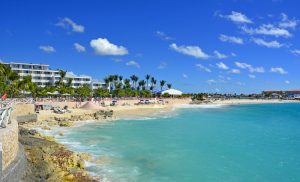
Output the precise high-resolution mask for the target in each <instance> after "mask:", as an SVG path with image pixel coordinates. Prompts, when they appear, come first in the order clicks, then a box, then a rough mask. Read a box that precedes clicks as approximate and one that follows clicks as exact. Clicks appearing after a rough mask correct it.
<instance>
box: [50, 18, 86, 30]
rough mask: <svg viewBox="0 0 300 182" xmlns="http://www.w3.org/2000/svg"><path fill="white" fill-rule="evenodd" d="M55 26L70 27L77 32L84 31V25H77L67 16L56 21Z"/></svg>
mask: <svg viewBox="0 0 300 182" xmlns="http://www.w3.org/2000/svg"><path fill="white" fill-rule="evenodd" d="M56 26H60V27H62V28H65V29H69V28H71V29H72V31H73V32H79V33H82V32H84V26H82V25H78V24H77V23H75V22H74V21H73V20H71V19H70V18H67V17H65V18H62V19H60V20H59V21H58V22H57V23H56Z"/></svg>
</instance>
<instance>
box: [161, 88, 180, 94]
mask: <svg viewBox="0 0 300 182" xmlns="http://www.w3.org/2000/svg"><path fill="white" fill-rule="evenodd" d="M161 94H162V95H164V94H169V95H182V92H181V91H180V90H175V89H168V90H165V91H162V92H161Z"/></svg>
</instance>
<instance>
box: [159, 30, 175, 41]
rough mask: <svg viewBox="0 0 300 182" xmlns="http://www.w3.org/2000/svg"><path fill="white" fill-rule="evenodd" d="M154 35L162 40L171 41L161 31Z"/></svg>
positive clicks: (170, 38)
mask: <svg viewBox="0 0 300 182" xmlns="http://www.w3.org/2000/svg"><path fill="white" fill-rule="evenodd" d="M155 35H156V36H157V37H158V38H160V39H162V40H173V38H172V37H170V36H168V35H167V34H166V33H164V32H161V31H156V32H155Z"/></svg>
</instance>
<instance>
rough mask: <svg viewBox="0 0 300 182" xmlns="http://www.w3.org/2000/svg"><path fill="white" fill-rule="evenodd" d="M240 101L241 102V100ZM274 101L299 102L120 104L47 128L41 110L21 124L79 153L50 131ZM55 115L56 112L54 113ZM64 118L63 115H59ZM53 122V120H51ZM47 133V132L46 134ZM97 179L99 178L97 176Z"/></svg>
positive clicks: (86, 112)
mask: <svg viewBox="0 0 300 182" xmlns="http://www.w3.org/2000/svg"><path fill="white" fill-rule="evenodd" d="M241 101H242V102H241ZM276 103H283V104H284V103H299V101H281V100H239V99H237V100H224V101H216V102H213V103H207V104H204V103H203V104H190V103H189V102H186V103H183V102H180V103H176V102H173V103H170V104H167V105H159V106H157V105H154V106H153V105H146V106H122V107H115V108H111V107H110V108H106V111H108V110H112V111H113V116H112V117H111V118H109V119H107V118H105V119H104V118H99V119H98V120H90V119H84V118H79V119H83V120H76V121H75V120H74V121H67V122H71V123H72V124H70V125H66V126H60V125H59V124H58V123H59V122H66V121H65V120H62V121H60V120H59V119H58V121H56V124H54V125H51V126H49V127H48V128H47V127H45V125H44V124H45V123H48V124H49V121H50V120H52V119H53V115H51V114H49V112H41V113H40V114H41V115H42V117H41V118H42V119H45V118H46V120H45V121H42V120H41V118H40V120H38V122H37V123H30V124H25V125H23V127H25V128H27V129H35V130H36V131H38V133H41V134H42V135H44V136H45V137H53V140H52V139H51V140H52V142H54V143H56V144H58V145H61V146H63V147H65V148H66V149H67V150H69V151H71V152H73V153H75V154H77V155H78V154H80V153H79V152H78V151H72V150H70V147H69V146H68V145H66V144H63V143H61V142H60V141H59V140H58V139H57V137H58V136H62V135H64V133H63V132H61V131H60V132H59V131H57V132H55V134H54V133H52V132H53V131H55V130H65V131H67V130H70V129H71V128H72V127H81V126H83V125H86V124H93V123H99V122H100V123H103V122H113V121H119V120H124V119H126V120H127V119H135V120H136V119H137V120H139V119H141V120H142V119H143V118H146V117H149V118H152V117H157V116H159V117H160V116H161V115H164V114H169V113H172V112H175V110H176V109H180V108H193V107H194V108H197V107H199V108H210V107H215V106H218V105H219V106H224V105H244V104H276ZM72 111H73V112H76V111H79V110H76V109H75V110H72ZM95 112H97V111H95V110H81V112H79V115H80V114H84V115H86V114H87V115H88V116H90V114H91V113H95ZM161 113H163V114H161ZM56 115H57V114H56ZM61 118H64V117H61ZM51 122H53V121H51ZM49 130H52V132H47V131H49ZM46 133H48V134H49V135H48V134H46ZM89 162H91V161H90V160H85V161H84V163H85V165H86V164H87V163H89ZM83 170H84V172H86V173H84V174H86V175H87V176H90V177H91V178H98V177H99V176H93V175H92V174H91V172H90V171H87V170H86V169H83ZM98 179H99V178H98Z"/></svg>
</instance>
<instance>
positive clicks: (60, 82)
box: [58, 70, 67, 85]
mask: <svg viewBox="0 0 300 182" xmlns="http://www.w3.org/2000/svg"><path fill="white" fill-rule="evenodd" d="M58 73H59V76H60V78H59V81H58V84H59V85H64V79H65V77H66V74H67V72H66V71H64V70H59V72H58Z"/></svg>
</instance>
